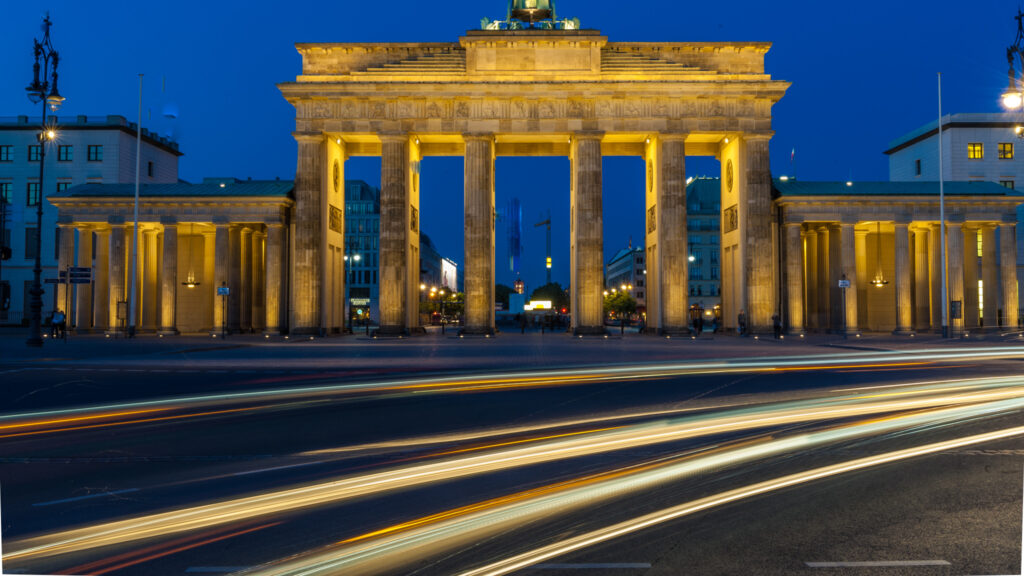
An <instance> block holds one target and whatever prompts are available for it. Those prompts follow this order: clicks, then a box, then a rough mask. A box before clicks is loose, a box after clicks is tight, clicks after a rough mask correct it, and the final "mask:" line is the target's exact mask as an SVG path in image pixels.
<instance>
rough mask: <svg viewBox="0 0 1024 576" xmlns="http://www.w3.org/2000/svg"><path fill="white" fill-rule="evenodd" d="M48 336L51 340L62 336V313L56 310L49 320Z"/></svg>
mask: <svg viewBox="0 0 1024 576" xmlns="http://www.w3.org/2000/svg"><path fill="white" fill-rule="evenodd" d="M50 322H51V326H50V336H51V337H52V338H61V337H63V335H64V312H63V311H61V310H57V311H56V312H54V313H53V318H52V319H51V320H50Z"/></svg>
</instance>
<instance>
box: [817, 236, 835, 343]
mask: <svg viewBox="0 0 1024 576" xmlns="http://www.w3.org/2000/svg"><path fill="white" fill-rule="evenodd" d="M831 236H832V234H831V231H830V230H829V228H828V226H821V227H820V228H818V290H817V291H818V328H820V329H824V330H832V329H833V328H834V326H833V320H834V318H835V316H834V314H833V313H832V303H833V301H834V298H833V294H832V290H833V289H834V288H835V283H834V282H833V280H834V279H837V278H838V277H839V275H838V274H835V273H834V272H833V270H832V265H830V262H829V261H830V260H831V257H832V253H833V251H834V246H833V245H832V242H831Z"/></svg>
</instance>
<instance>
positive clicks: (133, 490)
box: [33, 488, 139, 506]
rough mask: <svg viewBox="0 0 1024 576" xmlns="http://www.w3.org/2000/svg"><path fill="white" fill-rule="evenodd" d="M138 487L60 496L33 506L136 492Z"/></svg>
mask: <svg viewBox="0 0 1024 576" xmlns="http://www.w3.org/2000/svg"><path fill="white" fill-rule="evenodd" d="M138 491H139V489H138V488H125V489H124V490H114V491H113V492H97V493H95V494H88V495H86V496H75V497H74V498H62V499H60V500H50V501H49V502H36V503H35V504H33V506H53V505H54V504H67V503H68V502H81V501H82V500H92V499H93V498H102V497H104V496H117V495H118V494H128V493H130V492H138Z"/></svg>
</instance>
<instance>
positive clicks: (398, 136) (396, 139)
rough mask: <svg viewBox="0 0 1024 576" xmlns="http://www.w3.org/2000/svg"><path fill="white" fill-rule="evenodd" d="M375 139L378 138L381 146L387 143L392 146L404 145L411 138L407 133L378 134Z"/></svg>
mask: <svg viewBox="0 0 1024 576" xmlns="http://www.w3.org/2000/svg"><path fill="white" fill-rule="evenodd" d="M377 137H378V138H380V142H381V144H384V143H388V142H390V143H392V144H396V143H397V144H406V143H408V142H409V139H410V138H411V136H409V133H408V132H379V133H378V134H377Z"/></svg>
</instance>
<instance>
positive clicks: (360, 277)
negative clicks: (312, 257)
mask: <svg viewBox="0 0 1024 576" xmlns="http://www.w3.org/2000/svg"><path fill="white" fill-rule="evenodd" d="M379 238H380V190H379V189H377V188H374V187H373V186H370V185H369V184H367V183H366V182H363V181H362V180H346V181H345V256H346V257H347V261H346V265H347V270H348V279H347V280H348V282H347V286H348V299H349V301H348V307H349V312H348V313H349V314H351V315H352V320H353V322H354V323H356V324H359V323H363V322H365V321H370V322H375V321H378V320H379V318H380V316H379V315H378V314H377V311H378V310H379V307H378V304H379V299H380V284H379V283H378V278H377V272H378V270H379V264H380V262H379V254H380V251H379ZM357 256H358V258H357Z"/></svg>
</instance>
